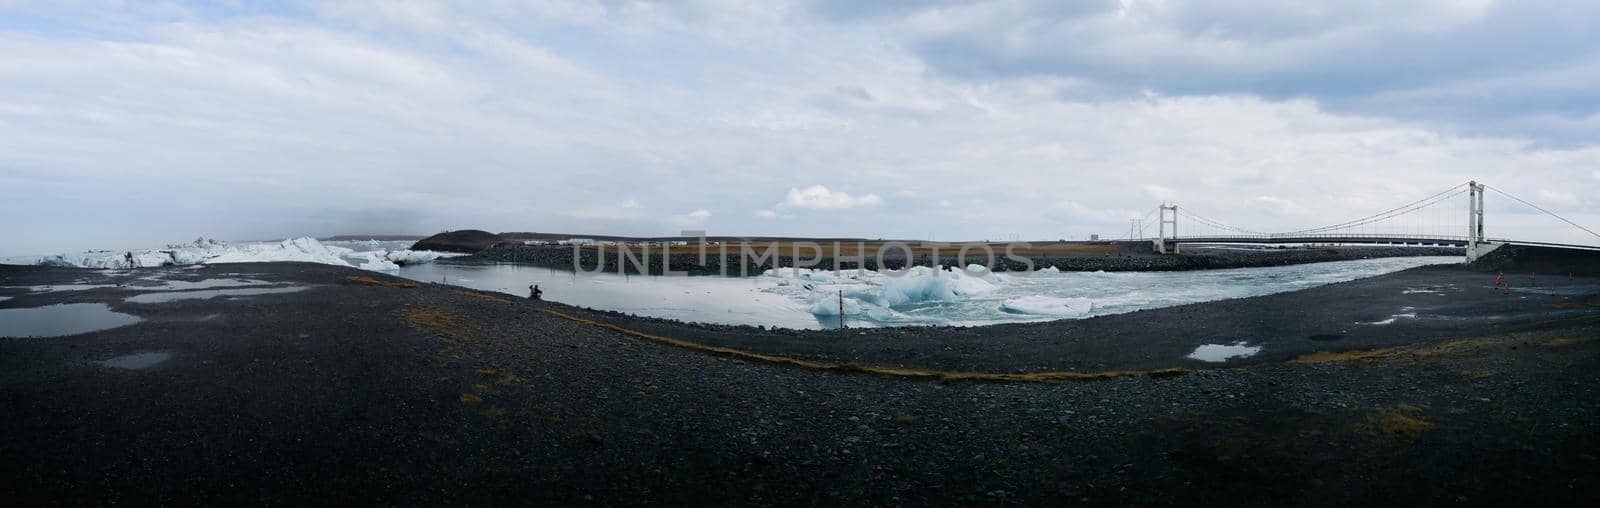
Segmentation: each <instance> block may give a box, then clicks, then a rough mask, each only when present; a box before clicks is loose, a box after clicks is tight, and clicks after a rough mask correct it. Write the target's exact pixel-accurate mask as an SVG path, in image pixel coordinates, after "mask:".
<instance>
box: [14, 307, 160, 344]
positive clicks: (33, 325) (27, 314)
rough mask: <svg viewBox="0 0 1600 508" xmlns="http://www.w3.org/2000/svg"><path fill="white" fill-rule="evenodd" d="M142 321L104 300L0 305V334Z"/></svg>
mask: <svg viewBox="0 0 1600 508" xmlns="http://www.w3.org/2000/svg"><path fill="white" fill-rule="evenodd" d="M139 321H142V320H141V319H140V318H139V317H138V316H133V315H129V314H123V313H120V312H113V311H112V310H111V307H110V306H108V305H106V304H103V303H63V304H58V305H46V306H44V307H30V308H25V309H0V337H12V338H20V337H60V336H65V335H77V334H80V333H89V332H97V331H100V330H109V329H112V328H116V327H119V326H127V325H131V324H134V323H138V322H139Z"/></svg>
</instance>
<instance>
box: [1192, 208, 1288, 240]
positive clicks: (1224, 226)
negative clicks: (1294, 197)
mask: <svg viewBox="0 0 1600 508" xmlns="http://www.w3.org/2000/svg"><path fill="white" fill-rule="evenodd" d="M1178 213H1181V214H1183V216H1184V217H1188V218H1190V219H1194V221H1195V222H1199V223H1201V224H1204V225H1207V226H1211V227H1214V228H1217V229H1222V230H1225V231H1232V232H1234V233H1240V234H1245V235H1252V236H1266V235H1267V233H1262V232H1260V231H1251V230H1248V229H1244V228H1240V227H1235V226H1229V225H1227V224H1224V223H1222V222H1221V221H1216V220H1211V219H1208V218H1205V217H1204V216H1201V215H1200V214H1197V213H1194V212H1191V211H1189V209H1188V208H1183V209H1180V210H1179V211H1178Z"/></svg>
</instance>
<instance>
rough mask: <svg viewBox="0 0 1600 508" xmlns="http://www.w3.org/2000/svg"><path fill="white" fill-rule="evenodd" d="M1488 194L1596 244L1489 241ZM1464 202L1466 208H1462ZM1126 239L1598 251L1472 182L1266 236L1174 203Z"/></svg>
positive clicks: (1159, 247) (1165, 247)
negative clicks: (1361, 214) (1356, 215)
mask: <svg viewBox="0 0 1600 508" xmlns="http://www.w3.org/2000/svg"><path fill="white" fill-rule="evenodd" d="M1491 191H1492V192H1494V193H1496V194H1497V195H1499V196H1502V197H1505V198H1507V199H1509V200H1510V202H1512V203H1514V204H1516V205H1520V206H1525V207H1528V208H1530V209H1532V210H1535V211H1537V212H1539V213H1541V214H1543V215H1545V216H1548V217H1550V218H1554V219H1556V220H1558V221H1560V222H1561V223H1563V224H1564V225H1565V226H1567V227H1572V228H1576V229H1577V230H1580V231H1583V232H1584V233H1588V234H1589V235H1591V236H1593V237H1594V238H1595V239H1596V242H1597V243H1596V244H1569V243H1549V242H1538V241H1523V240H1513V239H1509V238H1500V237H1497V238H1491V237H1489V236H1488V235H1486V234H1485V231H1486V228H1485V226H1484V198H1485V195H1486V194H1487V193H1489V192H1491ZM1463 200H1464V201H1465V203H1464V205H1465V206H1462V205H1463V203H1462V201H1463ZM1180 219H1182V220H1181V221H1180ZM1152 220H1154V222H1153V223H1152ZM1180 223H1181V224H1183V226H1184V229H1182V230H1180V229H1179V225H1180ZM1180 231H1181V233H1180ZM1147 232H1154V233H1155V236H1148V234H1147ZM1128 238H1129V239H1130V240H1149V241H1150V242H1151V245H1152V247H1153V248H1154V249H1155V250H1156V251H1157V252H1161V253H1163V254H1165V253H1176V252H1179V251H1180V249H1181V245H1183V244H1197V245H1198V244H1259V245H1272V244H1278V245H1282V244H1365V245H1422V246H1429V245H1431V246H1453V247H1465V248H1466V256H1467V261H1468V262H1472V261H1475V260H1477V259H1478V258H1479V257H1480V256H1483V255H1484V254H1487V253H1489V252H1490V251H1493V250H1494V249H1496V248H1499V247H1500V246H1502V245H1531V246H1542V247H1559V248H1569V249H1583V250H1600V233H1596V232H1595V231H1594V230H1592V229H1589V228H1587V227H1584V226H1583V225H1581V224H1578V223H1577V222H1574V221H1572V220H1570V219H1568V218H1566V217H1563V216H1561V215H1560V214H1557V213H1555V212H1552V211H1550V210H1548V209H1546V208H1544V207H1541V206H1539V205H1536V204H1534V203H1532V202H1530V201H1528V200H1524V199H1522V198H1519V197H1517V196H1514V195H1512V194H1510V193H1507V192H1505V191H1503V190H1500V189H1497V188H1494V187H1490V186H1488V185H1485V184H1481V183H1478V182H1476V181H1472V182H1465V183H1462V184H1459V185H1456V186H1454V187H1451V188H1449V189H1445V190H1444V191H1441V192H1438V193H1435V194H1433V195H1431V196H1428V197H1425V198H1422V199H1420V200H1417V201H1413V202H1411V203H1407V204H1405V205H1402V206H1399V207H1395V208H1391V209H1388V210H1385V211H1382V212H1379V213H1375V214H1372V215H1368V216H1366V217H1361V218H1358V219H1353V220H1348V221H1344V222H1340V223H1337V224H1329V225H1326V226H1320V227H1314V228H1309V229H1299V230H1292V231H1281V232H1265V231H1261V230H1259V229H1251V228H1245V227H1239V226H1234V225H1231V224H1229V223H1226V222H1222V221H1219V220H1215V219H1211V218H1208V217H1206V216H1203V215H1199V214H1197V213H1195V212H1194V211H1193V210H1192V209H1189V208H1179V207H1178V205H1177V204H1176V203H1162V204H1161V205H1160V206H1158V207H1156V208H1155V209H1154V210H1151V211H1150V213H1148V214H1146V215H1145V217H1144V218H1142V219H1132V220H1131V221H1130V225H1129V231H1128Z"/></svg>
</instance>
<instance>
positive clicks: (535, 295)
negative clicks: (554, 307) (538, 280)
mask: <svg viewBox="0 0 1600 508" xmlns="http://www.w3.org/2000/svg"><path fill="white" fill-rule="evenodd" d="M541 296H544V291H540V290H539V285H538V284H534V285H531V286H528V299H529V300H538V299H539V297H541Z"/></svg>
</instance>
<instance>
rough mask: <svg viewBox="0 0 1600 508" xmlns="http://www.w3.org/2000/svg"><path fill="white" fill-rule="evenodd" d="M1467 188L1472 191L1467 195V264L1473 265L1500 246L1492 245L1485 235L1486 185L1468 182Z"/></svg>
mask: <svg viewBox="0 0 1600 508" xmlns="http://www.w3.org/2000/svg"><path fill="white" fill-rule="evenodd" d="M1467 188H1468V189H1469V191H1470V192H1469V194H1468V195H1467V196H1468V197H1467V262H1468V263H1471V262H1473V261H1477V260H1478V258H1479V257H1482V256H1483V255H1484V254H1488V253H1489V252H1491V251H1493V250H1495V249H1497V248H1499V247H1500V244H1498V243H1490V242H1489V241H1488V239H1487V238H1486V237H1484V235H1483V191H1484V185H1483V184H1481V183H1478V182H1477V181H1476V180H1474V181H1471V182H1467Z"/></svg>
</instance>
